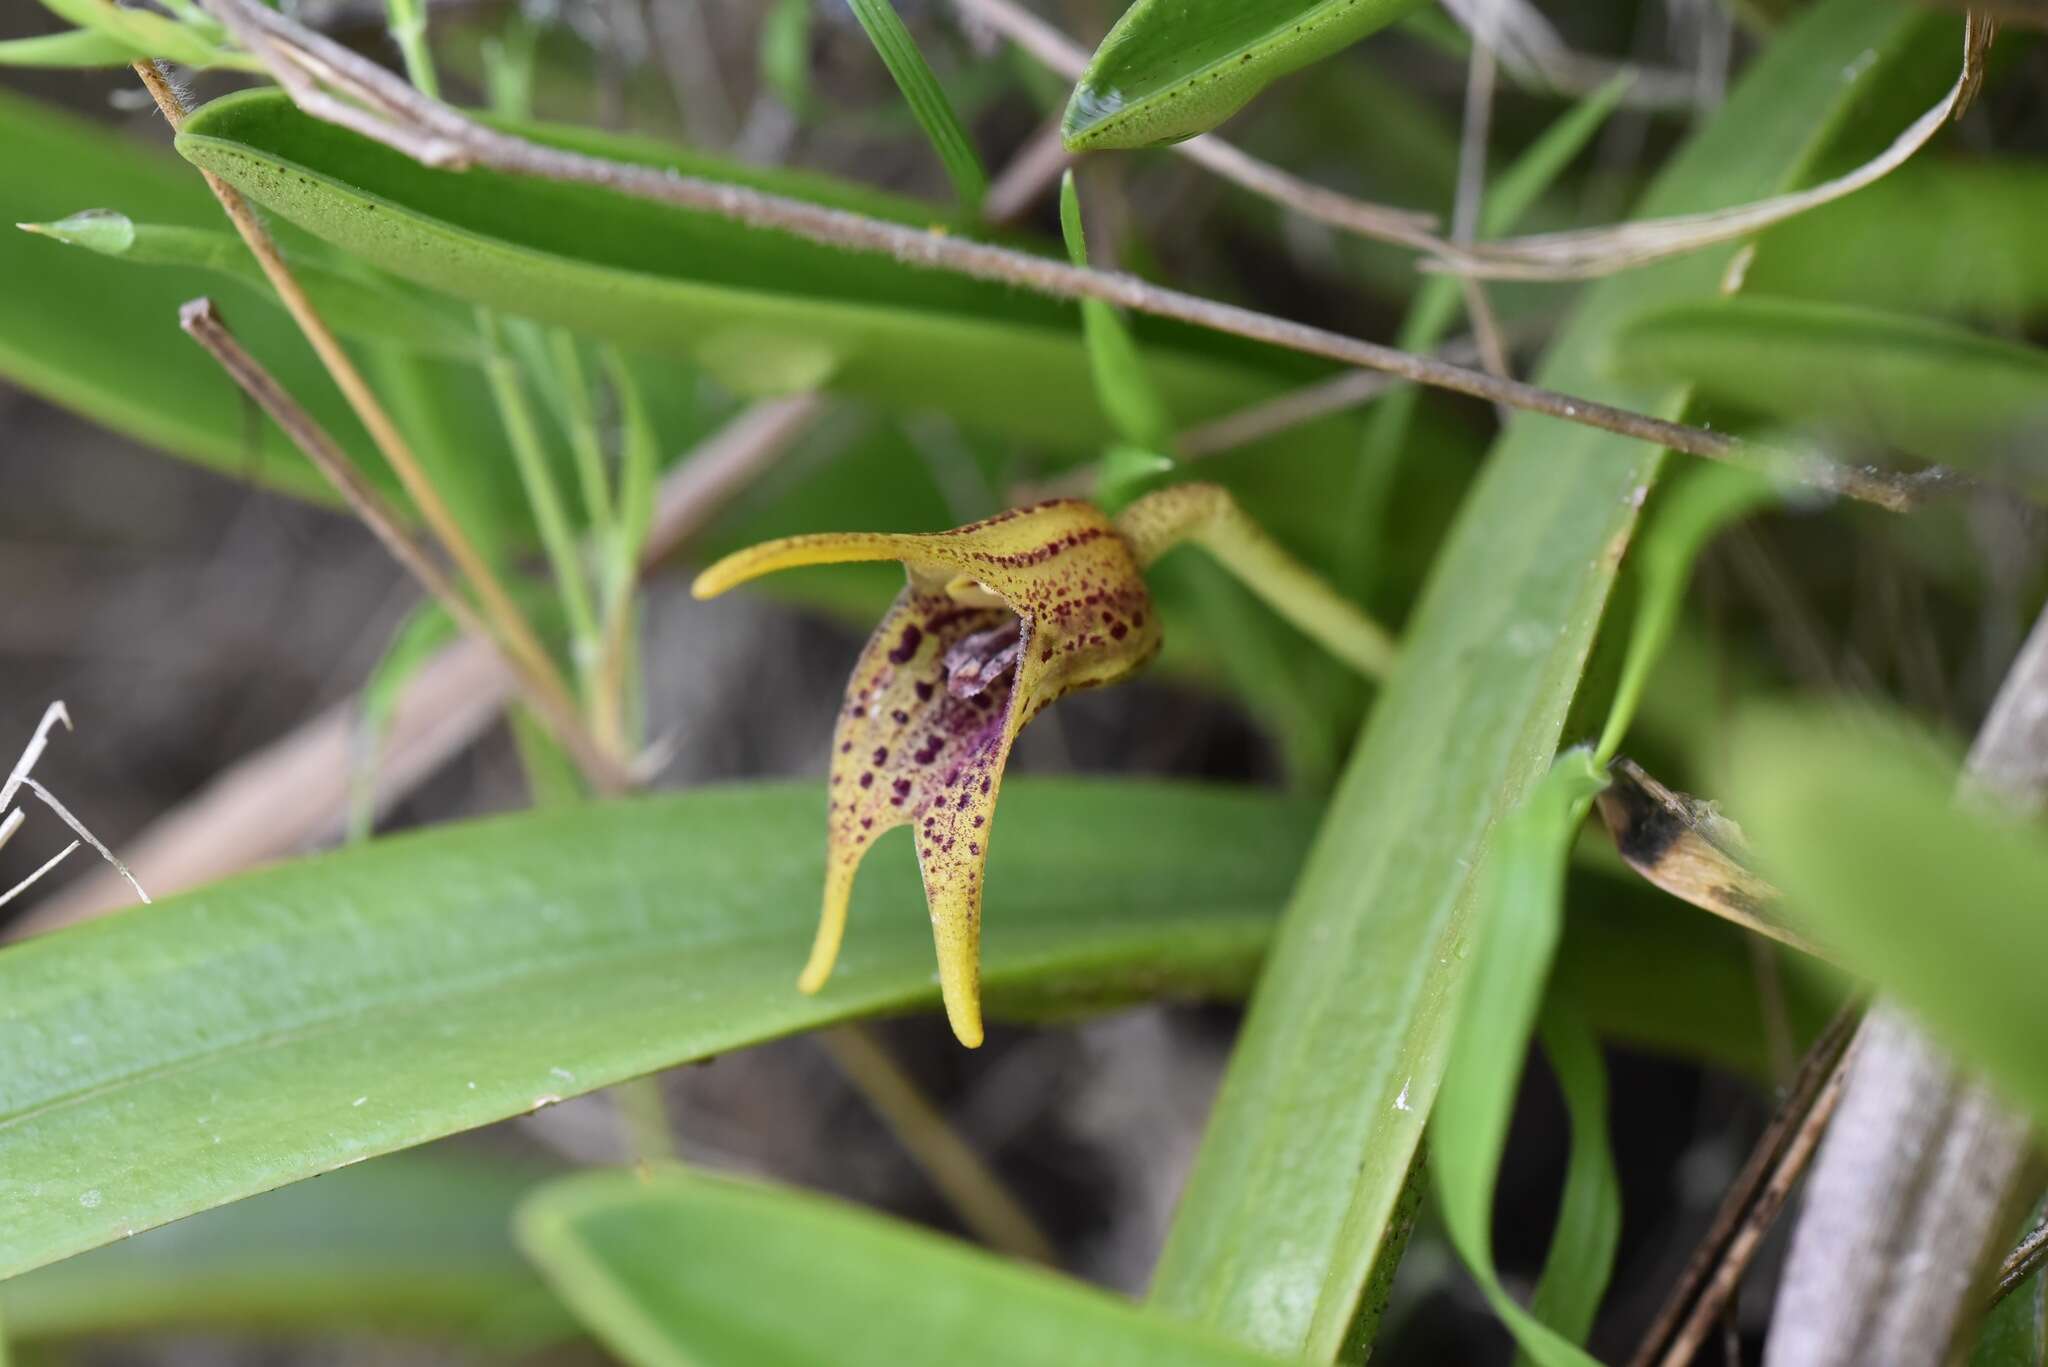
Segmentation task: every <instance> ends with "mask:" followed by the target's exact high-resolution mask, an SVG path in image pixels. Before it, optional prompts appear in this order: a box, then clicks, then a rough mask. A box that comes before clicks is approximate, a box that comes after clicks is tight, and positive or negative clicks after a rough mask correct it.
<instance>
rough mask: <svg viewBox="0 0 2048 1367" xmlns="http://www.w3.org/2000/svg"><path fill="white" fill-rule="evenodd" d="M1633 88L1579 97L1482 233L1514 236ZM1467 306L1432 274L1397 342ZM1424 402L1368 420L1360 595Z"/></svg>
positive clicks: (1356, 502) (1352, 564)
mask: <svg viewBox="0 0 2048 1367" xmlns="http://www.w3.org/2000/svg"><path fill="white" fill-rule="evenodd" d="M1629 84H1630V82H1629V80H1628V79H1627V78H1625V77H1620V76H1617V77H1616V78H1615V79H1613V80H1611V81H1609V82H1607V83H1606V84H1605V85H1603V86H1601V87H1600V88H1599V89H1598V90H1596V91H1594V92H1593V93H1592V94H1590V95H1588V96H1586V97H1585V98H1584V99H1583V100H1580V101H1579V102H1578V103H1577V104H1575V105H1573V106H1572V107H1571V108H1570V109H1568V110H1566V111H1565V113H1564V114H1562V115H1560V116H1559V117H1558V119H1557V121H1556V122H1554V123H1552V124H1551V125H1550V126H1549V127H1548V128H1546V129H1544V130H1543V133H1542V135H1541V136H1540V137H1538V138H1537V139H1536V141H1534V142H1532V143H1530V144H1529V147H1528V150H1526V151H1524V152H1523V153H1522V155H1521V156H1519V157H1517V158H1516V159H1515V161H1514V162H1513V163H1512V164H1511V165H1509V166H1508V168H1507V169H1506V170H1505V171H1503V172H1501V174H1500V178H1499V179H1498V180H1496V181H1495V182H1494V184H1493V185H1492V186H1490V187H1489V188H1488V189H1487V192H1486V200H1485V203H1484V205H1483V206H1482V208H1481V209H1480V215H1479V217H1480V230H1481V232H1482V233H1484V235H1486V236H1488V237H1498V236H1500V235H1501V234H1503V233H1506V232H1509V231H1511V230H1512V229H1513V228H1514V227H1515V225H1516V224H1518V223H1520V222H1521V221H1522V218H1523V216H1524V215H1526V214H1527V213H1528V212H1529V211H1530V210H1531V209H1533V208H1534V207H1535V206H1536V203H1537V201H1539V200H1540V199H1542V198H1543V196H1544V195H1546V194H1548V193H1549V192H1550V188H1551V186H1552V185H1554V184H1556V182H1557V179H1558V177H1560V176H1562V175H1563V174H1564V171H1565V168H1566V167H1567V166H1569V165H1571V163H1572V161H1573V159H1574V158H1576V157H1577V156H1578V155H1579V153H1580V152H1582V151H1583V150H1585V147H1586V144H1587V143H1589V142H1591V141H1592V140H1593V135H1594V134H1595V133H1597V132H1599V131H1600V129H1601V128H1602V127H1604V126H1605V125H1606V122H1607V116H1608V115H1609V114H1611V113H1613V112H1614V108H1615V106H1616V105H1617V104H1619V103H1620V102H1621V97H1622V96H1623V95H1625V94H1627V93H1628V87H1629ZM1463 307H1464V289H1463V286H1461V285H1460V284H1459V283H1458V281H1457V280H1456V279H1455V278H1454V277H1451V276H1447V275H1432V276H1428V277H1426V278H1425V279H1424V280H1423V282H1422V285H1421V288H1419V289H1418V290H1416V292H1415V301H1414V303H1413V304H1411V305H1410V306H1409V308H1408V314H1407V316H1406V317H1405V318H1403V319H1402V320H1401V331H1400V335H1399V336H1398V338H1397V339H1396V343H1395V344H1396V345H1397V346H1399V347H1401V348H1402V349H1403V350H1404V351H1429V350H1431V349H1432V348H1434V347H1436V346H1437V345H1438V344H1439V343H1440V342H1442V341H1443V340H1444V337H1445V336H1446V335H1447V334H1448V333H1449V332H1450V329H1451V324H1452V323H1454V322H1456V321H1457V318H1458V314H1459V311H1460V310H1461V309H1463ZM1421 402H1422V390H1421V389H1419V388H1418V387H1416V386H1414V385H1404V386H1402V387H1401V388H1399V389H1396V390H1395V391H1394V392H1392V393H1391V394H1388V395H1387V396H1386V397H1385V398H1382V399H1380V400H1379V401H1378V402H1377V403H1375V404H1374V405H1373V407H1372V412H1371V414H1370V415H1369V416H1368V417H1367V419H1366V429H1365V440H1364V441H1363V443H1361V445H1360V449H1359V456H1358V465H1357V468H1356V471H1355V472H1354V473H1353V475H1352V476H1351V482H1350V485H1349V492H1348V494H1347V495H1346V504H1345V506H1346V507H1347V508H1348V509H1349V510H1350V513H1351V517H1350V522H1351V526H1352V527H1353V528H1355V529H1356V531H1355V532H1354V534H1353V535H1352V537H1351V538H1350V539H1349V540H1348V542H1347V543H1346V548H1345V549H1346V555H1345V565H1344V574H1343V579H1344V582H1345V583H1346V584H1347V585H1348V586H1349V587H1350V588H1351V589H1352V591H1353V592H1355V593H1357V594H1358V595H1359V596H1360V597H1361V598H1364V597H1366V596H1367V595H1368V594H1369V593H1370V591H1371V589H1372V587H1373V585H1372V583H1371V579H1372V576H1371V575H1370V574H1369V573H1368V570H1369V569H1370V568H1371V567H1373V566H1374V565H1375V564H1376V563H1377V562H1379V561H1380V560H1381V559H1382V558H1383V555H1384V552H1383V549H1382V542H1383V540H1384V536H1383V529H1384V527H1385V526H1386V520H1387V506H1388V502H1389V500H1390V499H1391V498H1392V496H1393V488H1394V479H1395V476H1396V475H1397V474H1398V473H1399V470H1400V466H1401V462H1402V457H1403V455H1404V454H1405V453H1407V452H1408V451H1410V450H1412V449H1413V443H1411V442H1410V440H1409V433H1410V431H1411V430H1412V428H1413V425H1414V420H1415V409H1416V405H1418V404H1420V403H1421Z"/></svg>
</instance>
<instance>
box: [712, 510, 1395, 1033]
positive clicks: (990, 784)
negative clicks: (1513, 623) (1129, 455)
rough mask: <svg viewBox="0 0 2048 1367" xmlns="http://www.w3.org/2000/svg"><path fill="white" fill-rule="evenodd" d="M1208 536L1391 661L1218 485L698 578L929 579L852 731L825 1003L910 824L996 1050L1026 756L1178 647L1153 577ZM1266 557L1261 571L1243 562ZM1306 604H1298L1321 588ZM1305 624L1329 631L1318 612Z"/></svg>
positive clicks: (867, 666)
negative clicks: (1000, 880)
mask: <svg viewBox="0 0 2048 1367" xmlns="http://www.w3.org/2000/svg"><path fill="white" fill-rule="evenodd" d="M1190 538H1192V539H1197V540H1201V541H1203V542H1204V543H1205V544H1207V545H1209V546H1210V548H1211V550H1212V551H1214V552H1215V553H1217V554H1218V556H1219V558H1222V559H1223V560H1224V561H1225V562H1226V563H1228V564H1231V565H1232V567H1233V568H1236V569H1238V570H1239V571H1240V573H1246V572H1247V570H1248V569H1249V570H1252V571H1254V572H1256V573H1259V574H1262V575H1263V576H1264V577H1265V578H1267V579H1271V577H1272V574H1273V572H1274V570H1275V567H1276V566H1277V567H1278V570H1279V572H1280V573H1281V574H1282V575H1291V576H1295V577H1298V578H1308V579H1309V580H1310V581H1311V582H1312V583H1313V584H1314V591H1312V592H1310V593H1309V594H1308V595H1307V597H1308V598H1310V599H1316V598H1317V596H1318V594H1320V595H1321V600H1320V601H1319V604H1318V607H1317V612H1320V613H1323V614H1327V613H1329V612H1331V611H1333V610H1334V611H1335V612H1337V613H1338V615H1340V616H1341V615H1342V614H1345V613H1348V614H1350V622H1349V625H1350V626H1351V627H1353V628H1360V627H1361V624H1362V629H1363V630H1364V631H1366V633H1367V636H1368V638H1369V639H1367V638H1361V639H1366V644H1365V645H1364V646H1363V647H1361V649H1363V650H1364V651H1365V653H1367V654H1372V653H1373V652H1374V651H1377V652H1378V654H1377V655H1376V656H1375V658H1376V661H1377V665H1382V666H1383V665H1384V663H1385V653H1386V644H1385V638H1384V636H1383V635H1380V634H1379V633H1378V629H1377V628H1376V627H1372V626H1371V624H1370V623H1365V622H1363V619H1361V618H1358V616H1357V614H1356V611H1355V609H1352V608H1351V607H1350V606H1349V604H1346V603H1342V602H1341V600H1337V599H1335V596H1334V595H1332V594H1330V593H1329V591H1328V590H1327V589H1326V588H1323V587H1322V586H1321V585H1320V582H1319V581H1313V579H1312V576H1309V575H1308V572H1307V571H1305V570H1303V569H1301V567H1300V566H1299V565H1296V564H1295V563H1294V562H1293V561H1292V560H1291V559H1289V558H1288V557H1287V556H1286V554H1285V552H1282V551H1280V550H1279V548H1278V547H1276V546H1274V545H1272V543H1271V542H1269V541H1267V540H1265V538H1264V537H1263V535H1261V534H1260V533H1258V532H1257V530H1256V529H1255V528H1252V527H1251V526H1250V524H1249V523H1248V522H1247V521H1246V520H1245V519H1244V518H1243V515H1242V514H1241V513H1239V512H1238V511H1237V509H1236V506H1235V504H1233V503H1232V502H1231V501H1230V497H1229V495H1228V494H1227V493H1225V492H1224V491H1223V490H1222V489H1220V488H1218V487H1216V486H1214V485H1180V486H1177V487H1175V488H1172V489H1167V490H1163V491H1161V492H1159V493H1156V494H1151V495H1148V496H1147V497H1145V498H1142V499H1139V500H1138V501H1137V502H1135V503H1133V504H1132V505H1131V506H1130V507H1129V508H1127V509H1125V511H1124V513H1123V515H1122V516H1121V517H1119V518H1118V519H1117V520H1116V521H1114V522H1112V521H1111V520H1110V519H1109V518H1108V517H1106V516H1104V514H1103V513H1102V511H1101V510H1100V509H1098V508H1097V507H1096V506H1095V505H1094V504H1092V503H1086V502H1083V501H1081V500H1078V499H1056V500H1053V501H1051V502H1048V503H1040V504H1038V505H1036V506H1034V507H1029V508H1021V509H1017V510H1014V511H1011V512H1006V513H1000V514H998V515H996V516H995V517H991V518H988V519H986V520H984V521H981V522H975V523H970V524H969V525H967V526H965V527H958V528H955V529H954V530H952V531H947V532H936V533H929V534H904V535H891V534H886V533H860V532H854V533H843V534H841V533H827V534H821V535H814V536H792V537H785V538H783V539H781V540H777V541H770V542H766V543H764V544H762V545H759V546H754V547H751V548H749V549H747V550H743V551H738V552H735V553H734V554H732V555H729V556H727V557H726V558H725V559H723V560H721V561H719V562H718V563H717V564H715V565H713V566H711V567H710V568H709V569H707V570H705V571H704V572H703V574H701V575H699V576H698V577H697V581H696V583H695V585H693V586H692V592H693V593H695V594H696V596H697V597H699V598H710V597H713V596H715V595H717V594H720V593H723V592H725V591H726V590H727V589H729V588H732V587H733V586H735V585H737V584H741V583H744V582H746V581H747V580H750V579H753V578H756V577H758V576H760V575H763V574H768V573H772V572H773V571H775V570H782V569H791V568H794V567H797V566H801V565H825V564H843V563H848V562H852V561H861V560H899V561H901V562H903V568H904V571H905V573H906V574H907V576H908V579H909V583H908V584H907V585H906V586H905V588H904V590H903V592H902V593H900V594H898V595H897V597H896V601H895V602H894V603H892V604H891V605H890V607H889V610H888V612H887V613H885V614H884V615H883V617H882V621H881V624H880V625H879V626H877V627H876V628H875V633H874V635H873V636H872V637H870V638H869V640H868V644H867V647H866V649H864V650H863V651H862V652H861V656H860V661H859V663H857V664H856V665H855V666H854V669H853V677H852V678H851V679H850V680H849V681H848V683H847V686H846V701H845V704H844V706H843V707H842V708H841V710H840V713H839V722H838V725H837V727H836V728H835V729H834V731H833V737H832V762H831V773H830V777H829V779H828V785H827V786H828V795H827V804H826V864H825V901H824V911H823V914H822V916H821V918H820V920H819V923H818V933H817V938H816V940H815V942H814V943H813V945H812V948H811V956H810V961H809V963H807V964H806V965H805V967H804V970H803V974H802V976H801V977H800V978H799V979H798V980H797V985H798V986H799V987H800V988H802V989H803V990H804V991H805V992H816V991H817V990H818V989H820V988H821V987H823V986H824V984H825V980H826V978H827V977H828V976H829V975H830V973H831V971H832V965H833V962H834V960H835V959H837V957H838V954H839V946H840V942H841V940H842V939H843V937H844V935H845V931H846V911H847V904H848V902H849V900H850V899H851V897H852V894H853V880H854V874H855V873H856V871H857V870H858V869H859V867H860V861H861V858H862V857H863V856H864V855H865V854H866V853H867V850H868V847H869V846H870V845H872V844H873V843H874V842H875V840H876V838H877V837H879V836H880V835H881V834H882V833H883V832H885V831H888V830H891V829H893V828H895V827H897V826H910V827H911V828H912V831H913V836H914V838H915V844H916V850H917V860H918V866H919V868H920V869H921V870H922V872H923V875H924V889H925V900H926V902H927V904H928V907H929V910H930V912H931V920H932V934H933V938H934V940H935V941H936V943H937V947H938V959H939V987H940V992H941V995H942V996H943V998H944V1000H945V1006H946V1016H947V1019H948V1020H949V1021H950V1022H951V1023H952V1026H953V1033H954V1034H955V1035H957V1036H958V1037H959V1039H960V1042H961V1043H962V1044H964V1045H966V1046H967V1047H968V1048H970V1049H971V1048H974V1047H976V1046H977V1045H979V1044H980V1043H981V1039H982V1025H981V892H982V874H983V869H984V868H985V866H986V864H987V860H988V844H989V836H990V829H991V822H992V821H993V818H994V815H995V805H996V798H997V796H998V795H999V793H1000V792H1001V789H1002V782H1003V768H1004V765H1005V763H1006V762H1007V761H1008V759H1009V757H1010V747H1011V745H1012V744H1013V743H1014V742H1015V741H1016V739H1017V733H1018V732H1019V731H1021V730H1023V728H1024V725H1025V723H1026V722H1029V721H1030V720H1031V719H1032V718H1033V717H1035V716H1037V715H1038V714H1039V713H1040V712H1042V711H1044V710H1045V709H1046V708H1047V707H1048V706H1050V705H1051V704H1052V703H1053V702H1054V701H1055V700H1056V699H1058V698H1061V697H1063V696H1065V695H1066V694H1068V693H1071V692H1073V691H1075V690H1076V689H1081V688H1092V687H1095V686H1097V685H1099V684H1107V683H1114V682H1115V681H1117V680H1118V679H1121V678H1123V677H1125V676H1126V675H1129V674H1132V673H1134V672H1136V671H1137V670H1138V669H1140V668H1142V667H1143V666H1144V665H1145V664H1147V663H1148V662H1149V661H1150V660H1151V659H1152V657H1153V656H1154V655H1156V654H1157V653H1158V651H1159V644H1160V627H1159V619H1158V614H1157V613H1156V612H1155V611H1154V610H1153V606H1152V598H1151V595H1150V593H1149V592H1148V591H1147V590H1146V587H1145V577H1144V573H1143V570H1144V568H1145V566H1147V565H1149V564H1150V563H1151V562H1152V561H1153V560H1154V559H1157V558H1158V556H1160V555H1161V554H1163V553H1164V552H1165V551H1166V550H1168V549H1169V548H1171V547H1172V546H1173V545H1174V544H1177V543H1178V542H1179V541H1181V540H1185V539H1190ZM1247 552H1249V559H1250V560H1251V561H1255V562H1257V563H1256V564H1255V565H1252V564H1241V563H1239V562H1240V561H1245V560H1246V559H1247ZM1247 578H1248V579H1251V580H1252V582H1253V583H1254V587H1259V584H1258V581H1257V579H1255V578H1253V574H1251V573H1247ZM1294 587H1295V588H1296V589H1297V590H1298V589H1299V587H1300V585H1299V584H1296V585H1294ZM1270 596H1272V595H1271V594H1270V593H1269V597H1270ZM1292 596H1293V597H1294V598H1295V599H1296V600H1297V606H1298V602H1299V601H1300V600H1301V599H1302V595H1301V594H1300V593H1299V592H1296V593H1295V594H1293V595H1292ZM1276 601H1277V600H1276ZM1332 604H1335V605H1336V606H1335V608H1334V609H1333V608H1332ZM1288 615H1289V616H1290V617H1293V618H1294V620H1296V621H1297V623H1299V624H1302V625H1304V626H1305V627H1307V628H1308V629H1309V630H1310V631H1311V632H1312V633H1315V634H1322V633H1320V632H1318V631H1317V627H1316V624H1315V623H1314V622H1310V621H1305V620H1304V618H1303V615H1302V614H1301V613H1300V612H1299V611H1289V613H1288ZM1311 615H1314V614H1311ZM1352 653H1353V654H1354V655H1355V654H1357V653H1358V652H1357V651H1353V652H1352ZM1375 672H1376V670H1375Z"/></svg>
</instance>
